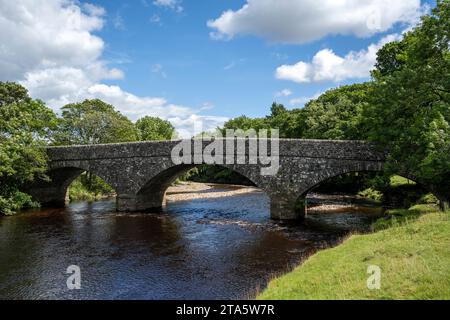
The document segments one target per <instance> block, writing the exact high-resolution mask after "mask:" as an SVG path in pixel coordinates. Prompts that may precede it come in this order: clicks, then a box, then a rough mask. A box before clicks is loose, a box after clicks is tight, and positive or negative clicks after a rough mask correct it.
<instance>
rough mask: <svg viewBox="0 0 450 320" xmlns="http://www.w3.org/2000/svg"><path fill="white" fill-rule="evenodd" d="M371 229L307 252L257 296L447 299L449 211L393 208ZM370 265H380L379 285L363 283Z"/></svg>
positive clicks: (449, 283) (449, 280)
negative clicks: (307, 255)
mask: <svg viewBox="0 0 450 320" xmlns="http://www.w3.org/2000/svg"><path fill="white" fill-rule="evenodd" d="M374 229H375V230H376V232H375V233H373V234H369V235H354V236H351V237H350V238H349V239H348V240H346V241H345V242H344V243H343V244H341V245H340V246H338V247H336V248H333V249H328V250H324V251H321V252H319V253H317V254H315V255H314V256H312V257H310V258H309V259H308V260H307V261H306V262H305V263H304V264H303V265H301V266H300V267H298V268H297V269H295V270H294V271H292V272H291V273H289V274H287V275H285V276H282V277H280V278H277V279H274V280H273V281H271V282H270V284H269V286H268V288H267V289H266V290H265V291H264V292H263V293H262V294H260V295H259V296H258V299H275V300H278V299H282V300H284V299H300V300H303V299H339V300H340V299H450V211H447V212H446V213H442V212H438V211H437V209H436V208H435V207H430V206H415V207H413V208H411V209H409V210H393V211H391V212H390V217H389V218H388V219H386V218H384V219H382V220H379V221H377V222H376V223H375V224H374ZM370 265H376V266H379V267H380V268H381V289H380V290H369V289H368V288H367V279H368V278H369V276H370V274H368V273H367V270H368V267H369V266H370Z"/></svg>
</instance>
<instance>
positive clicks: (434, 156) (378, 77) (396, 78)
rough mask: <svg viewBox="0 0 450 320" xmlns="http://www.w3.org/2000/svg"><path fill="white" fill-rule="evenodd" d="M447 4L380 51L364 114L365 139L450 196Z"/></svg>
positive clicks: (391, 164)
mask: <svg viewBox="0 0 450 320" xmlns="http://www.w3.org/2000/svg"><path fill="white" fill-rule="evenodd" d="M449 43H450V2H449V1H448V0H445V1H438V2H437V7H436V8H435V9H433V11H432V13H431V14H430V15H427V16H425V17H423V18H422V22H421V24H419V25H418V26H417V27H416V28H414V29H413V30H412V31H410V32H408V33H407V34H406V35H405V36H404V38H403V40H401V41H399V42H394V43H389V44H387V45H385V46H384V47H383V48H382V49H381V50H380V51H379V52H378V60H377V65H376V69H375V70H374V72H373V78H374V82H373V90H372V91H371V94H370V103H369V104H368V107H367V108H366V109H365V113H364V119H365V121H366V123H367V126H366V128H367V129H368V137H369V138H370V139H371V140H373V141H376V142H378V143H379V144H380V145H381V146H382V147H387V149H388V150H389V159H388V163H387V166H386V169H387V171H388V172H391V173H394V172H401V173H405V174H407V175H409V176H413V177H417V179H418V180H420V181H422V182H424V183H426V184H429V185H434V186H439V189H440V190H441V192H444V193H446V195H449V194H450V187H449V185H450V51H449Z"/></svg>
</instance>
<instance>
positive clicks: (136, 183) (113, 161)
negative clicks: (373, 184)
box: [29, 139, 385, 220]
mask: <svg viewBox="0 0 450 320" xmlns="http://www.w3.org/2000/svg"><path fill="white" fill-rule="evenodd" d="M218 141H220V142H222V143H223V147H224V150H226V144H227V143H230V140H228V139H222V140H218ZM232 141H233V142H234V145H233V150H234V152H235V155H236V156H237V155H238V154H239V152H238V151H239V150H240V152H241V153H242V150H241V149H239V148H238V146H237V145H238V142H242V141H244V142H245V145H246V148H245V149H246V150H248V148H249V145H250V144H252V143H255V140H252V139H244V140H242V139H232ZM180 142H181V141H163V142H139V143H122V144H108V145H90V146H67V147H51V148H48V149H47V153H48V156H49V160H50V163H49V167H50V172H49V175H50V177H51V179H52V181H51V182H44V181H40V182H39V183H36V184H35V185H33V186H31V187H30V189H29V192H30V193H31V194H32V195H33V196H35V198H36V199H37V200H39V201H41V202H42V203H43V204H47V203H52V204H59V205H61V204H63V203H64V202H65V198H66V197H65V195H66V190H67V187H68V186H69V185H70V183H71V182H72V181H73V179H74V178H75V177H76V176H77V175H79V174H80V173H81V172H83V171H90V172H92V173H94V174H96V175H98V176H100V177H101V178H103V179H104V180H105V181H106V182H107V183H109V184H110V185H111V186H112V187H113V188H114V189H115V190H116V192H117V209H118V210H120V211H141V210H147V209H155V207H158V208H160V207H162V206H163V204H164V194H165V191H166V189H167V187H168V186H169V185H170V184H171V183H172V182H173V181H174V180H175V179H176V178H177V177H178V176H180V175H181V174H183V173H184V172H186V170H189V169H191V168H193V167H195V166H196V165H199V164H201V163H204V162H203V161H200V162H199V163H195V164H181V165H180V164H175V163H174V162H173V161H172V158H171V153H172V150H173V149H174V147H175V146H177V145H179V144H180ZM185 142H186V141H185ZM256 142H257V141H256ZM188 143H190V144H191V151H190V152H191V153H192V154H191V155H192V156H193V158H194V156H195V155H199V154H200V155H201V154H202V152H203V150H204V149H205V147H206V146H207V145H209V143H210V142H208V141H203V142H202V143H201V145H200V148H196V147H195V144H196V143H198V141H197V142H194V141H188ZM276 143H278V144H279V149H275V150H272V153H273V154H272V155H277V154H278V155H279V170H278V172H277V174H276V175H273V176H271V175H263V174H261V168H262V167H264V165H263V164H261V163H259V162H258V163H256V164H255V163H253V164H250V163H249V162H246V163H245V164H238V163H233V164H227V163H218V165H221V166H224V167H227V168H229V169H231V170H234V171H236V172H238V173H239V174H241V175H243V176H245V177H246V178H248V179H249V180H250V181H252V182H253V183H254V184H255V185H256V186H257V187H259V188H261V189H262V190H263V191H264V192H266V194H267V195H268V196H269V197H270V199H271V215H272V218H274V219H286V220H289V219H297V218H299V217H301V216H302V215H304V211H303V209H304V206H303V205H302V203H301V201H300V202H299V199H300V200H301V199H303V197H304V195H305V194H306V193H307V192H308V191H309V190H311V188H313V187H314V186H316V185H318V184H320V183H321V182H323V181H325V180H327V179H329V178H332V177H334V176H338V175H341V174H345V173H348V172H357V171H381V170H383V162H384V158H385V154H384V153H383V152H380V151H379V150H377V149H376V148H375V146H374V145H373V144H370V143H367V142H363V141H323V140H288V139H280V140H277V141H276ZM268 150H269V151H270V150H271V148H270V147H269V148H268ZM196 158H197V159H198V157H196ZM200 159H202V158H201V157H200Z"/></svg>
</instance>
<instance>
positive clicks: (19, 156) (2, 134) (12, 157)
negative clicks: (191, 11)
mask: <svg viewBox="0 0 450 320" xmlns="http://www.w3.org/2000/svg"><path fill="white" fill-rule="evenodd" d="M449 21H450V1H448V0H444V1H438V3H437V7H436V8H435V9H433V11H432V12H431V13H430V14H429V15H426V16H424V17H423V18H422V22H421V23H420V24H419V25H417V26H416V27H415V28H414V29H413V30H411V31H409V32H407V33H406V34H404V36H403V39H402V40H401V41H397V42H391V43H388V44H386V45H385V46H384V47H383V48H381V49H380V50H379V52H378V53H377V63H376V65H375V67H374V70H373V71H372V79H371V80H370V81H368V82H366V83H362V84H355V85H350V86H342V87H339V88H336V89H332V90H329V91H327V92H325V93H324V94H323V95H321V96H320V97H319V98H317V99H314V100H312V101H310V102H308V103H307V104H306V106H305V107H304V108H301V109H294V110H288V109H286V108H285V107H284V106H283V105H281V104H278V103H273V105H272V107H271V110H270V114H269V115H268V116H267V117H265V118H249V117H246V116H241V117H238V118H235V119H232V120H230V121H228V122H227V123H226V124H225V125H224V126H223V128H218V129H219V130H224V129H242V130H247V129H256V130H259V129H270V128H276V129H279V130H280V135H281V137H282V138H304V139H358V140H370V141H373V142H375V143H377V144H378V145H379V146H380V148H383V149H388V150H389V154H390V156H389V158H388V159H387V164H386V168H385V169H386V170H385V171H386V176H385V177H382V178H381V180H383V181H384V185H385V186H386V185H388V184H389V181H390V180H389V179H390V176H392V175H394V174H397V173H403V174H404V175H407V176H408V177H415V178H416V180H417V181H420V182H421V183H422V184H424V185H426V186H428V187H429V188H431V189H432V191H433V192H434V193H435V194H436V195H438V196H439V198H440V200H441V202H442V203H443V202H444V201H445V200H446V201H448V199H450V156H449V155H450V81H449V79H450V50H449V45H448V44H449V43H450V24H449V23H448V22H449ZM174 133H175V129H174V127H173V126H172V124H171V123H170V122H168V121H166V120H162V119H159V118H154V117H144V118H142V119H140V120H139V121H137V122H136V123H133V122H132V121H130V120H129V119H128V118H127V117H125V116H124V115H122V114H121V113H120V112H119V111H117V110H116V109H115V108H114V106H112V105H110V104H107V103H105V102H103V101H101V100H86V101H83V102H81V103H73V104H68V105H66V106H64V107H63V108H62V114H61V116H57V115H56V114H55V113H54V112H53V111H52V110H51V109H49V108H48V107H47V106H46V105H45V104H44V102H42V101H40V100H35V99H32V98H31V97H30V96H29V95H28V92H27V90H26V89H25V88H24V87H22V86H21V85H19V84H17V83H12V82H0V213H3V214H13V213H14V212H17V211H18V210H20V209H22V208H25V207H30V206H36V205H38V204H37V203H35V202H33V200H32V199H31V197H30V196H29V195H27V194H25V193H22V192H20V191H19V190H21V189H22V186H23V185H26V184H29V183H31V182H32V181H34V180H36V179H46V178H47V177H46V176H45V172H46V169H47V162H46V160H47V159H46V154H45V152H44V151H43V149H42V148H40V147H41V146H43V145H48V144H51V145H71V144H98V143H117V142H131V141H146V140H166V139H170V138H171V137H172V136H173V134H174ZM232 175H233V174H232V173H231V172H229V171H227V170H225V171H224V169H222V168H218V169H217V168H215V169H205V168H204V167H201V168H200V169H197V171H194V172H192V173H191V174H190V177H191V178H192V179H196V180H205V179H210V178H213V180H217V181H231V180H233V181H236V179H235V178H236V177H233V179H228V180H227V178H229V177H232ZM353 178H354V177H353ZM353 178H352V179H353ZM375 178H376V179H378V180H380V178H379V177H370V180H371V181H373V179H375ZM344 179H347V178H344ZM359 180H363V182H362V184H363V185H364V186H365V187H367V180H366V179H359ZM355 181H358V180H357V179H356V180H353V185H354V184H355V183H354V182H355ZM378 183H379V182H378ZM80 185H81V189H83V190H88V191H89V192H93V193H94V195H96V194H99V193H100V194H102V193H104V192H110V190H106V189H105V186H104V185H102V184H101V183H100V182H99V181H98V178H97V177H93V176H90V175H89V174H87V175H85V176H82V177H80V178H79V180H78V187H80ZM349 185H352V183H350V184H349ZM370 186H371V185H370V184H369V187H370ZM372 186H374V184H372ZM79 189H80V188H79ZM81 189H80V190H81ZM380 189H381V188H380ZM83 190H81V191H80V192H83ZM72 196H73V198H77V196H76V194H75V193H74V192H72Z"/></svg>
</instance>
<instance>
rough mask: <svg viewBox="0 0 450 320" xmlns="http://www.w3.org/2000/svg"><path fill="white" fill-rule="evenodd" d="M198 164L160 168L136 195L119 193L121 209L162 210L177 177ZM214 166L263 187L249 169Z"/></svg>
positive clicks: (146, 180) (119, 207) (233, 166)
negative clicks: (166, 196)
mask: <svg viewBox="0 0 450 320" xmlns="http://www.w3.org/2000/svg"><path fill="white" fill-rule="evenodd" d="M202 165H205V164H198V165H186V164H181V165H172V166H169V167H166V168H165V169H162V170H159V171H158V172H157V173H156V174H155V175H153V176H151V177H149V178H148V179H145V180H143V181H145V182H144V183H142V185H141V186H140V187H139V188H138V191H137V192H136V193H135V194H134V195H127V194H125V195H119V196H118V199H117V207H118V210H119V211H147V210H161V209H162V207H164V206H165V204H166V201H165V194H166V192H167V189H168V188H169V187H170V186H171V185H172V184H173V183H174V182H175V181H176V179H177V178H179V177H180V176H182V175H184V174H185V173H187V172H189V171H190V170H192V169H194V168H196V167H199V166H202ZM210 166H212V167H221V168H224V169H229V170H231V171H233V172H234V173H237V174H238V175H239V176H241V177H242V178H244V179H245V180H247V181H248V182H249V185H253V186H255V187H257V188H260V189H262V190H263V191H265V190H264V189H263V188H261V187H260V186H259V184H258V182H257V179H254V178H253V177H252V175H251V174H249V172H248V171H246V170H245V169H243V168H239V166H235V165H210ZM141 180H142V179H141Z"/></svg>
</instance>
